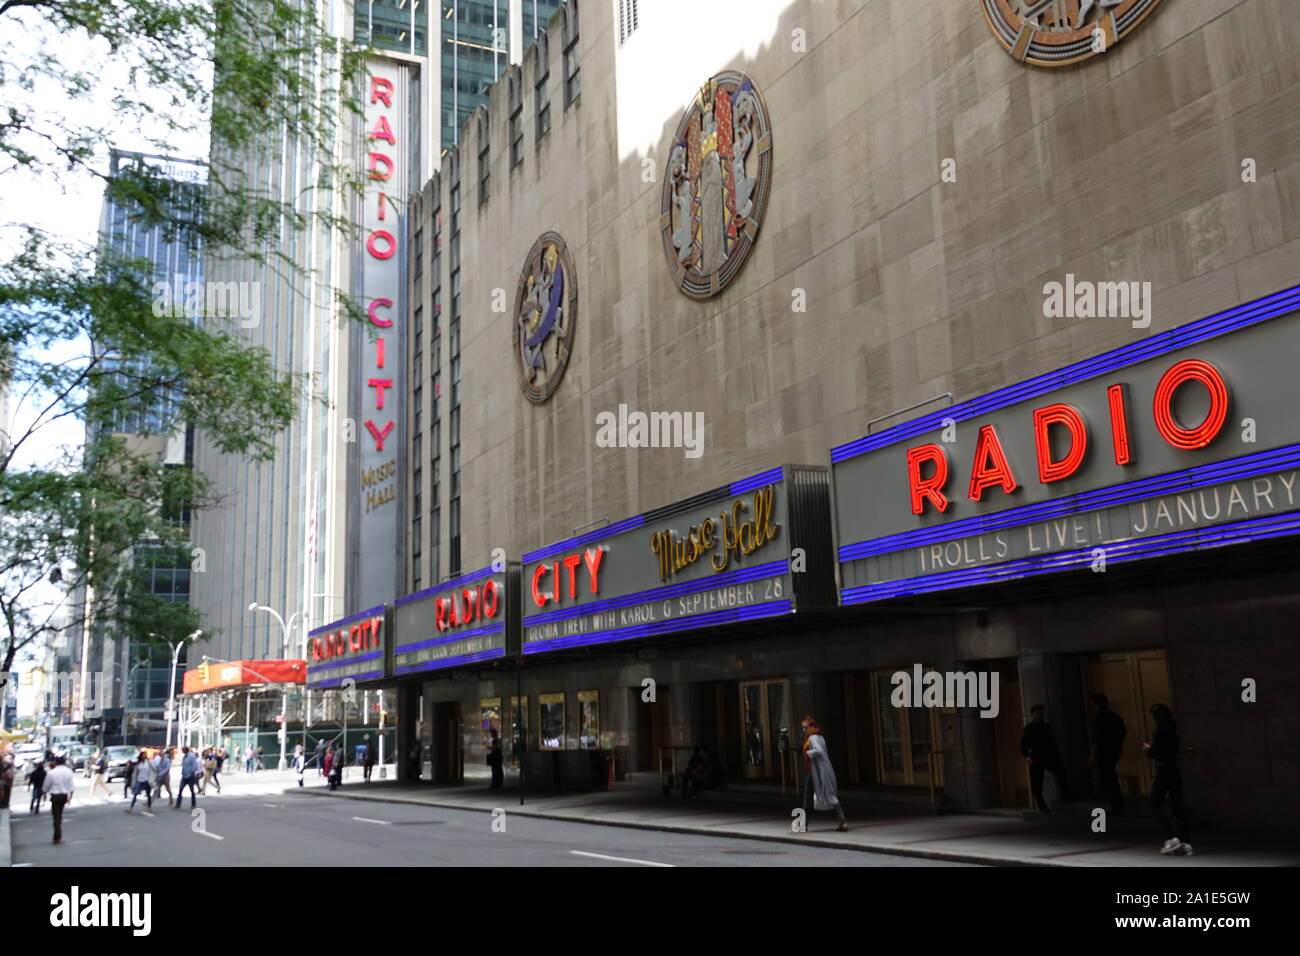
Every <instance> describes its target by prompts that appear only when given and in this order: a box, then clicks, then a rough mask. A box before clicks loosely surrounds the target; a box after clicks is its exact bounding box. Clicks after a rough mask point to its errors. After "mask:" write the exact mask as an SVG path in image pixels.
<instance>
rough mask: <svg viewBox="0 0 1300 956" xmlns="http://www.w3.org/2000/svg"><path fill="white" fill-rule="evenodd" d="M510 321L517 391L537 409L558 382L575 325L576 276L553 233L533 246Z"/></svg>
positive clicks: (562, 244) (566, 248)
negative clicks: (512, 325)
mask: <svg viewBox="0 0 1300 956" xmlns="http://www.w3.org/2000/svg"><path fill="white" fill-rule="evenodd" d="M514 316H515V366H516V368H517V369H518V370H519V387H520V388H522V389H523V392H524V394H525V395H527V396H528V399H529V400H530V401H533V402H537V403H541V402H544V401H546V400H547V399H548V398H550V397H551V395H552V394H554V392H555V389H556V388H557V387H558V386H559V384H560V379H561V378H563V377H564V370H565V368H566V367H567V366H568V364H569V352H570V350H571V349H572V347H573V333H574V329H575V328H576V326H577V321H578V281H577V273H576V272H575V270H574V268H573V256H572V254H570V252H569V246H568V244H567V243H565V241H564V239H563V238H562V237H561V236H560V234H559V233H555V232H547V233H543V234H542V236H541V238H540V239H538V240H537V241H536V242H535V243H533V248H532V251H531V252H529V253H528V259H527V261H526V262H525V263H524V271H523V273H522V274H521V275H520V276H519V289H518V291H517V292H516V293H515V311H514Z"/></svg>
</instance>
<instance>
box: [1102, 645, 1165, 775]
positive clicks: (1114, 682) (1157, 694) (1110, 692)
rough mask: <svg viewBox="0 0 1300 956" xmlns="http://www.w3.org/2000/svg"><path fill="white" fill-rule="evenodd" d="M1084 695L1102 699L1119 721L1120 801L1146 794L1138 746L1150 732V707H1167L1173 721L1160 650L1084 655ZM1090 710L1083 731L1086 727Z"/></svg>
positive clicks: (1145, 766)
mask: <svg viewBox="0 0 1300 956" xmlns="http://www.w3.org/2000/svg"><path fill="white" fill-rule="evenodd" d="M1083 669H1084V675H1083V679H1084V686H1085V689H1086V692H1087V693H1086V696H1087V697H1088V698H1089V699H1090V698H1091V697H1092V695H1093V694H1105V695H1106V697H1107V699H1108V702H1109V704H1110V709H1111V710H1113V711H1114V712H1115V713H1117V714H1119V716H1120V717H1121V718H1123V720H1124V726H1125V728H1126V730H1127V731H1128V732H1127V734H1126V735H1125V737H1124V744H1123V747H1122V749H1121V756H1120V759H1119V764H1118V765H1117V766H1116V768H1115V769H1116V772H1117V773H1118V775H1119V785H1120V789H1121V790H1122V791H1123V792H1124V796H1126V797H1138V796H1141V795H1142V794H1145V793H1150V792H1151V781H1152V778H1153V775H1154V767H1153V761H1151V760H1149V759H1147V757H1146V754H1145V753H1143V751H1142V742H1143V741H1150V740H1151V736H1152V734H1153V733H1155V725H1154V723H1153V722H1152V720H1151V705H1152V704H1167V705H1168V706H1169V708H1170V709H1171V710H1173V711H1174V714H1175V717H1176V716H1177V708H1175V707H1174V702H1173V700H1172V699H1171V695H1170V692H1169V661H1168V659H1167V656H1166V654H1165V651H1164V650H1163V649H1160V648H1157V649H1154V650H1149V651H1127V652H1122V651H1121V652H1115V653H1105V654H1089V655H1088V656H1087V657H1086V658H1085V660H1084V663H1083ZM1092 720H1093V715H1092V712H1091V708H1089V713H1088V726H1089V727H1091V726H1092Z"/></svg>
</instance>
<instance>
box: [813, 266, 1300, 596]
mask: <svg viewBox="0 0 1300 956" xmlns="http://www.w3.org/2000/svg"><path fill="white" fill-rule="evenodd" d="M1297 307H1300V290H1297V291H1296V292H1295V293H1293V294H1292V293H1288V294H1283V293H1279V294H1277V295H1275V296H1271V297H1269V298H1268V299H1266V300H1260V302H1257V303H1248V304H1246V305H1244V306H1239V307H1238V308H1237V309H1234V310H1228V311H1227V312H1225V313H1220V314H1218V315H1215V316H1210V317H1208V318H1206V319H1202V320H1199V321H1198V322H1195V323H1191V324H1190V325H1189V326H1184V327H1182V328H1180V329H1176V330H1174V331H1173V332H1169V333H1164V334H1162V335H1160V336H1155V337H1152V338H1150V339H1146V340H1143V341H1141V342H1138V343H1135V344H1134V345H1132V346H1125V347H1124V348H1121V349H1117V350H1115V351H1114V352H1111V353H1107V354H1106V355H1103V356H1099V357H1097V358H1095V359H1090V360H1087V361H1085V362H1081V363H1079V364H1078V365H1076V366H1071V367H1070V368H1066V369H1062V370H1061V371H1060V372H1058V373H1055V374H1053V375H1050V376H1043V377H1042V378H1041V379H1039V380H1033V381H1031V382H1027V383H1021V384H1020V385H1017V386H1011V387H1010V388H1008V389H1005V390H1003V391H1002V392H997V393H993V395H991V396H985V397H984V398H981V399H976V400H973V401H972V402H967V403H963V404H962V405H960V406H956V407H954V408H952V409H947V410H944V411H941V412H936V413H933V414H932V415H930V416H927V417H926V418H924V419H921V420H918V422H917V423H905V424H903V425H900V426H897V427H896V428H894V429H891V430H889V431H887V432H882V433H880V434H879V435H875V436H868V437H867V438H864V439H860V440H859V441H858V442H853V443H850V444H849V445H846V446H842V447H841V448H837V449H835V450H834V451H833V452H832V462H833V475H834V482H835V498H836V515H835V521H836V526H837V535H838V537H837V540H838V541H839V542H840V546H839V560H840V562H841V580H842V585H843V590H842V594H841V599H842V600H844V601H845V602H848V603H852V602H854V601H862V600H875V599H880V598H884V597H892V596H895V595H898V594H905V593H911V592H915V591H923V590H937V589H940V588H943V587H959V586H964V585H969V584H977V583H982V582H985V581H991V580H996V579H998V578H1001V577H1019V576H1025V575H1031V574H1038V573H1046V572H1050V571H1058V570H1063V569H1066V568H1075V569H1080V568H1083V569H1090V570H1092V571H1102V570H1104V569H1105V567H1106V564H1107V563H1108V562H1111V561H1128V560H1134V559H1138V558H1145V557H1158V556H1161V555H1165V554H1171V553H1175V552H1178V551H1183V550H1189V549H1192V548H1199V547H1208V546H1212V545H1219V544H1230V543H1235V542H1241V541H1247V540H1256V539H1258V538H1260V537H1268V536H1271V535H1274V534H1291V533H1296V532H1297V531H1300V514H1297V512H1300V487H1298V486H1297V482H1296V479H1297V474H1298V473H1300V472H1298V470H1297V466H1300V423H1297V421H1296V419H1295V416H1294V415H1293V414H1292V413H1291V411H1290V410H1291V409H1294V407H1295V405H1296V402H1297V400H1298V399H1300V385H1298V384H1297V380H1296V377H1295V375H1294V373H1293V372H1292V371H1291V370H1290V369H1289V368H1288V362H1289V360H1288V358H1287V356H1294V355H1295V354H1298V353H1297V349H1300V313H1297V312H1295V311H1294V310H1295V309H1296V308H1297ZM1288 310H1291V311H1288ZM1189 341H1191V342H1195V343H1196V344H1193V345H1185V344H1184V343H1187V342H1189ZM1058 383H1063V384H1064V385H1065V387H1064V388H1053V387H1052V385H1053V384H1058ZM1018 399H1021V400H1018ZM931 426H933V427H931ZM895 436H897V437H895ZM891 438H893V439H894V440H892V441H891V440H890V439H891Z"/></svg>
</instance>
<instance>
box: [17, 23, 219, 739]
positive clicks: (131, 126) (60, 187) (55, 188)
mask: <svg viewBox="0 0 1300 956" xmlns="http://www.w3.org/2000/svg"><path fill="white" fill-rule="evenodd" d="M0 22H2V23H3V28H0V62H4V63H6V64H10V63H14V64H19V63H25V62H31V60H32V58H33V57H34V56H35V55H36V53H37V51H38V50H40V49H41V48H42V46H45V47H47V48H48V49H50V50H56V51H57V54H58V58H59V61H60V62H61V63H62V64H63V65H64V66H65V67H66V68H69V69H81V70H85V71H86V72H87V73H88V74H89V75H91V76H92V77H94V78H96V79H97V80H98V84H97V86H96V87H95V88H94V89H92V90H91V91H89V93H88V94H87V95H86V96H84V97H79V98H77V99H72V98H70V97H68V96H67V95H66V94H65V93H64V91H62V90H60V89H58V88H57V87H56V86H54V85H52V84H49V83H45V84H43V85H41V86H39V87H38V88H39V89H40V91H41V92H40V97H41V113H42V115H43V116H46V117H49V119H50V121H51V122H52V123H53V122H58V123H61V124H62V125H63V126H64V127H66V128H69V129H90V128H99V129H104V130H106V131H107V132H108V134H109V142H107V143H105V144H104V147H103V149H102V151H101V154H100V155H99V156H97V158H96V167H97V168H98V169H99V170H100V171H102V172H107V171H108V159H109V157H108V146H110V145H111V146H116V147H118V148H120V149H128V150H140V151H141V152H147V153H156V152H159V150H158V149H157V148H156V147H154V146H153V145H152V144H151V143H150V140H149V137H148V136H146V135H145V133H144V132H142V130H141V128H139V127H138V126H137V125H136V123H135V122H134V120H133V119H132V118H130V117H126V116H122V115H120V114H117V113H115V111H114V109H113V98H114V96H115V95H117V94H119V93H123V92H127V91H128V82H127V69H126V65H125V64H124V63H120V62H118V63H109V62H108V60H107V56H108V49H107V45H106V44H104V43H102V42H100V41H90V40H89V39H88V38H86V37H84V36H77V35H68V36H63V35H58V34H57V33H55V31H53V30H52V29H50V28H49V27H47V26H46V24H45V21H44V19H43V18H42V17H41V16H40V15H39V14H38V13H37V12H35V11H31V10H22V11H18V12H17V15H15V11H10V12H9V13H7V14H5V15H4V17H3V18H2V21H0ZM16 27H17V28H16ZM30 95H31V94H28V93H26V92H25V91H23V90H21V89H19V88H18V86H17V84H16V83H15V82H14V80H13V78H12V77H10V78H9V79H8V81H7V82H6V83H4V84H3V86H0V111H3V110H4V109H5V107H6V106H7V105H8V104H9V103H10V102H13V101H15V100H16V99H21V98H25V97H27V96H30ZM137 95H140V96H141V97H142V98H144V99H145V100H146V101H148V102H150V103H151V105H155V106H157V107H158V108H159V109H163V108H164V106H165V104H166V103H167V102H168V100H167V98H166V97H163V96H161V95H160V94H158V93H157V91H152V92H151V91H144V92H143V93H142V94H137ZM196 119H197V117H196ZM196 125H197V124H196ZM163 132H164V130H163V127H162V124H158V125H157V126H156V128H154V135H155V136H161V135H163ZM168 136H169V142H172V143H174V146H172V148H170V149H168V150H167V152H168V153H169V154H170V155H172V156H176V157H179V158H183V159H206V158H207V154H208V142H207V137H206V135H205V134H202V133H197V134H179V135H175V134H168ZM22 145H23V146H24V147H26V148H30V146H31V144H30V143H28V142H26V141H24V142H23V144H22ZM33 151H35V150H33ZM53 155H54V153H53V151H52V150H49V151H48V152H47V153H46V154H44V155H42V159H46V158H50V157H53ZM103 194H104V189H103V183H102V181H101V180H100V179H99V178H98V177H97V176H95V175H93V174H92V173H90V172H86V171H81V170H72V171H69V170H68V169H67V168H66V164H55V165H52V166H43V167H42V168H41V169H40V171H39V172H30V171H27V170H12V171H6V172H4V173H3V174H0V256H3V257H6V258H7V257H8V256H9V255H11V254H12V252H13V249H14V248H15V246H14V243H15V240H16V238H18V236H19V233H18V232H16V230H15V228H14V226H15V224H17V225H19V226H21V225H27V224H31V225H35V226H38V227H39V228H41V229H43V230H45V231H46V232H47V233H49V234H51V235H53V236H56V237H58V238H59V239H62V240H65V241H68V242H75V243H78V244H80V245H81V246H83V247H84V249H85V250H86V252H87V254H89V253H90V252H91V251H92V250H93V247H94V244H95V242H96V239H97V234H98V229H99V217H100V208H101V206H102V203H103ZM86 350H87V343H86V342H85V341H84V340H81V341H75V342H63V343H58V344H57V345H56V347H55V348H53V349H51V350H50V351H49V352H48V353H45V354H44V355H43V356H42V358H46V359H49V360H52V361H62V360H64V358H65V357H69V358H70V357H72V356H75V355H79V354H84V353H85V351H86ZM19 398H20V395H18V394H11V395H10V408H9V412H10V415H11V428H10V432H11V434H15V435H21V434H22V433H23V432H24V431H25V430H26V428H27V427H29V426H30V424H31V422H32V419H33V417H34V416H35V415H36V414H37V413H38V412H39V410H40V409H41V408H43V407H44V404H43V403H42V402H41V398H42V396H39V395H38V396H34V399H33V400H32V401H28V402H26V403H19ZM46 401H48V397H46ZM83 434H84V432H83V428H82V425H81V423H80V422H79V421H77V420H76V419H73V418H67V419H60V420H59V421H57V422H55V423H53V424H50V425H48V426H43V427H42V428H41V429H40V430H39V431H38V432H37V433H36V434H35V435H33V437H32V438H31V439H30V440H29V441H28V442H27V443H25V444H24V445H23V447H22V448H21V449H20V450H19V452H18V454H17V455H16V456H15V461H14V462H13V463H12V464H11V467H14V468H19V469H21V468H24V467H31V466H33V465H40V464H47V463H49V462H51V461H53V460H55V459H57V458H58V457H59V456H60V455H61V454H62V452H63V451H64V450H65V449H76V448H80V447H81V445H82V443H83ZM61 597H62V594H61V591H60V589H57V588H55V587H53V586H46V587H45V588H44V593H42V594H40V595H39V596H37V597H36V598H35V599H34V603H36V604H40V605H47V606H48V605H50V604H53V603H54V602H57V601H58V600H59V599H60V598H61ZM30 651H31V649H30V648H28V649H27V653H24V652H20V653H19V655H18V657H17V658H16V659H15V661H14V667H15V669H16V670H18V671H19V673H22V672H23V671H25V670H26V669H28V668H30V667H32V666H35V664H36V663H38V661H37V659H36V656H35V655H33V654H32V653H31V652H30ZM24 692H25V693H24ZM31 697H32V692H31V690H30V689H29V688H26V687H22V686H20V687H19V713H20V714H24V713H30V711H31V709H32V704H33V702H32V700H31Z"/></svg>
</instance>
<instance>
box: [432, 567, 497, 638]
mask: <svg viewBox="0 0 1300 956" xmlns="http://www.w3.org/2000/svg"><path fill="white" fill-rule="evenodd" d="M500 604H501V602H500V600H499V594H498V589H497V583H496V581H494V580H492V579H491V578H488V579H487V580H486V581H484V582H483V583H482V584H479V585H477V586H475V587H472V588H463V589H462V590H461V592H460V593H459V594H453V595H452V596H451V597H445V598H443V597H440V598H437V599H435V600H434V602H433V622H434V625H435V626H436V627H437V628H438V630H440V631H446V630H448V629H450V628H453V627H464V626H465V625H466V624H473V623H474V622H475V621H487V620H490V619H491V618H494V617H496V615H497V610H498V608H499V607H500Z"/></svg>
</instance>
